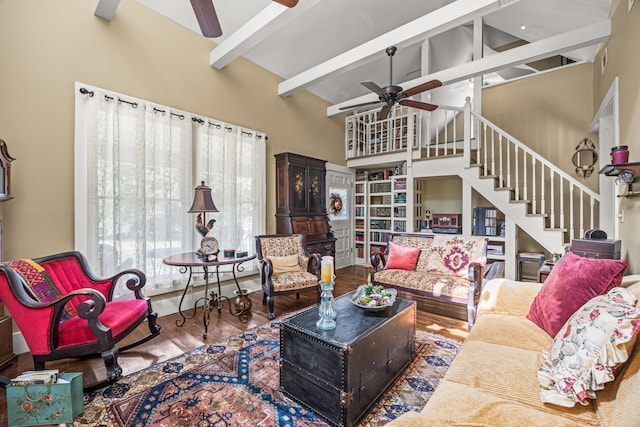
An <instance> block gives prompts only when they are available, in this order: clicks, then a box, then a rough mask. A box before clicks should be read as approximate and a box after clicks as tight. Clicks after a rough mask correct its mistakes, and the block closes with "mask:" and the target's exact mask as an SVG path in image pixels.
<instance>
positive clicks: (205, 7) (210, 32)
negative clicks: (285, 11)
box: [191, 0, 298, 37]
mask: <svg viewBox="0 0 640 427" xmlns="http://www.w3.org/2000/svg"><path fill="white" fill-rule="evenodd" d="M273 1H275V2H276V3H280V4H281V5H283V6H287V7H294V6H295V5H296V4H298V0H273ZM191 7H192V8H193V12H194V13H195V14H196V19H197V20H198V25H200V30H202V35H203V36H205V37H220V36H221V35H222V27H220V21H218V15H217V14H216V9H215V8H214V7H213V0H191Z"/></svg>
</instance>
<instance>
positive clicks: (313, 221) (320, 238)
mask: <svg viewBox="0 0 640 427" xmlns="http://www.w3.org/2000/svg"><path fill="white" fill-rule="evenodd" d="M275 157H276V232H277V233H279V234H303V235H305V237H306V240H307V252H308V253H319V254H321V255H331V256H335V253H336V239H335V237H333V232H332V231H331V227H330V226H329V219H328V218H327V206H326V191H325V178H326V174H327V169H326V163H327V162H326V161H325V160H320V159H314V158H313V157H307V156H303V155H300V154H294V153H280V154H276V156H275Z"/></svg>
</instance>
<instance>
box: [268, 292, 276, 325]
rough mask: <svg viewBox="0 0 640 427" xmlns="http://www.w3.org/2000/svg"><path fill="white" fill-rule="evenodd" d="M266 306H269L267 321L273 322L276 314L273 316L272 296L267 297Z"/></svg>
mask: <svg viewBox="0 0 640 427" xmlns="http://www.w3.org/2000/svg"><path fill="white" fill-rule="evenodd" d="M267 304H268V306H269V308H268V310H269V320H273V319H275V318H276V314H275V305H276V304H275V298H274V297H273V295H269V296H267Z"/></svg>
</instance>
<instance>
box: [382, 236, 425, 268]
mask: <svg viewBox="0 0 640 427" xmlns="http://www.w3.org/2000/svg"><path fill="white" fill-rule="evenodd" d="M419 256H420V248H411V247H408V246H400V245H396V244H395V243H393V242H389V259H388V260H387V264H386V265H385V266H384V269H385V270H390V269H396V270H411V271H413V270H415V269H416V263H417V262H418V257H419Z"/></svg>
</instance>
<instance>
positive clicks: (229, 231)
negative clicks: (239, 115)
mask: <svg viewBox="0 0 640 427" xmlns="http://www.w3.org/2000/svg"><path fill="white" fill-rule="evenodd" d="M194 140H195V147H196V148H195V151H196V153H197V155H196V158H197V162H196V177H197V178H198V181H200V180H203V181H205V183H206V184H207V185H208V186H209V187H211V190H212V191H211V194H212V197H213V201H214V203H215V204H216V207H217V208H218V210H219V211H220V212H219V213H217V214H213V217H214V218H216V220H217V222H216V224H215V226H214V228H213V231H212V233H211V234H212V235H213V236H216V237H217V238H218V241H219V243H220V246H222V249H236V250H243V251H247V252H249V253H252V252H254V251H255V237H254V236H256V235H259V234H263V233H264V230H265V228H266V225H265V206H266V199H265V191H266V168H265V156H266V154H265V151H266V148H265V147H266V136H265V135H264V134H262V133H259V132H255V131H247V130H244V129H242V128H238V127H235V126H229V125H225V124H214V123H211V122H207V121H205V122H204V123H196V124H194ZM245 268H255V262H254V263H252V264H250V265H248V266H245Z"/></svg>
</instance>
